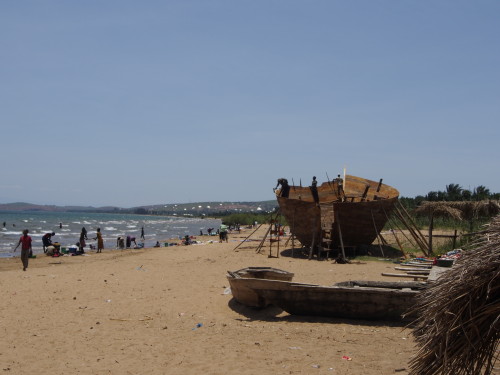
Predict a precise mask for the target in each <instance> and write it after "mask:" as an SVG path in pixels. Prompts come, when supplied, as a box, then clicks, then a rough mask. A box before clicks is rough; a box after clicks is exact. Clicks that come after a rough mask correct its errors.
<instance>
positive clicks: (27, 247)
mask: <svg viewBox="0 0 500 375" xmlns="http://www.w3.org/2000/svg"><path fill="white" fill-rule="evenodd" d="M21 244H22V246H21V261H22V262H23V271H26V268H28V258H29V256H30V253H32V249H31V237H30V236H28V230H27V229H25V230H23V235H22V236H21V238H19V242H18V243H17V246H16V248H15V249H14V251H16V250H17V248H18V247H19V245H21Z"/></svg>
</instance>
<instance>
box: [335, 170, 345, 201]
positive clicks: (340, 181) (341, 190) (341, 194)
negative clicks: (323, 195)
mask: <svg viewBox="0 0 500 375" xmlns="http://www.w3.org/2000/svg"><path fill="white" fill-rule="evenodd" d="M335 182H336V183H337V195H338V199H339V200H340V201H344V180H343V179H342V177H340V175H339V174H338V175H337V178H336V179H335Z"/></svg>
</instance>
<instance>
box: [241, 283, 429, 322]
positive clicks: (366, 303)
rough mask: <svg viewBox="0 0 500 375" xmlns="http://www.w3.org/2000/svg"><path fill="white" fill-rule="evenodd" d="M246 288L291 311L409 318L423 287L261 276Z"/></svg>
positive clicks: (334, 315)
mask: <svg viewBox="0 0 500 375" xmlns="http://www.w3.org/2000/svg"><path fill="white" fill-rule="evenodd" d="M248 287H249V288H251V289H253V291H254V292H255V293H256V294H258V295H259V297H260V298H261V299H263V300H265V301H266V302H267V303H270V304H273V305H275V306H277V307H280V308H281V309H283V310H285V311H286V312H288V313H289V314H293V315H314V316H326V317H334V318H347V319H364V320H391V321H408V320H412V319H413V318H414V316H412V315H410V314H407V313H408V312H409V311H410V310H411V309H412V307H413V306H414V304H415V301H416V297H417V296H418V294H419V293H420V292H421V290H422V289H424V288H425V283H419V282H395V283H393V282H383V281H382V282H380V281H346V282H342V283H338V284H336V285H333V286H322V285H311V284H302V283H293V282H287V281H277V280H260V282H259V283H258V284H257V283H256V284H251V285H248Z"/></svg>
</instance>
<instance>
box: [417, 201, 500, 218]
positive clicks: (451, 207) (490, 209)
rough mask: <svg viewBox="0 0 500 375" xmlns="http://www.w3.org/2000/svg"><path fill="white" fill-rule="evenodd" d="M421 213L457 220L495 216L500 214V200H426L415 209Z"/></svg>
mask: <svg viewBox="0 0 500 375" xmlns="http://www.w3.org/2000/svg"><path fill="white" fill-rule="evenodd" d="M415 212H416V213H417V214H420V215H431V214H434V216H441V217H451V218H453V219H456V220H473V219H477V218H478V217H480V216H487V217H493V216H496V215H498V214H500V202H499V201H497V200H483V201H453V202H446V201H442V202H429V201H425V202H422V204H421V205H420V206H419V207H418V208H417V209H416V210H415Z"/></svg>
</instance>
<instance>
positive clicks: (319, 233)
mask: <svg viewBox="0 0 500 375" xmlns="http://www.w3.org/2000/svg"><path fill="white" fill-rule="evenodd" d="M278 184H281V188H280V189H277V190H275V193H276V199H277V201H278V204H279V206H280V211H281V213H282V214H283V215H284V216H285V218H286V220H287V222H288V225H289V226H290V231H291V232H292V233H293V234H294V235H295V237H296V238H298V240H299V241H300V242H301V243H302V245H304V246H305V247H310V246H313V247H315V246H316V245H320V246H321V245H322V241H323V239H324V238H325V233H328V236H326V237H328V238H329V241H330V242H331V243H330V244H329V245H332V246H333V248H339V246H341V245H343V246H349V247H357V246H359V245H370V244H371V243H372V242H373V241H374V240H375V239H376V238H377V236H378V235H379V233H380V231H381V230H382V229H383V227H384V225H385V223H386V222H387V220H388V218H389V215H390V213H391V211H392V209H393V207H394V205H395V203H396V202H397V200H398V197H399V192H398V190H396V189H395V188H393V187H391V186H389V185H385V184H383V183H382V180H380V181H379V182H376V181H371V180H368V179H365V178H361V177H356V176H351V175H346V176H345V177H344V178H340V176H339V177H338V178H337V179H335V180H334V181H328V182H325V183H323V184H322V185H320V186H317V187H316V186H312V187H302V186H289V185H288V181H287V180H286V179H279V180H278ZM341 241H342V243H341Z"/></svg>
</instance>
